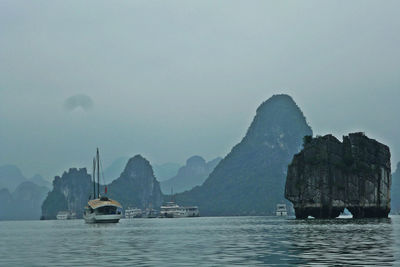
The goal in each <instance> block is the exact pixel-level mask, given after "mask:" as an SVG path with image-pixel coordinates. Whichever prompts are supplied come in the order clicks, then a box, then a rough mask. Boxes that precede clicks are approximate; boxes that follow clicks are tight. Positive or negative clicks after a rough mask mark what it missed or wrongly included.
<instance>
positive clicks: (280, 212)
mask: <svg viewBox="0 0 400 267" xmlns="http://www.w3.org/2000/svg"><path fill="white" fill-rule="evenodd" d="M276 216H287V209H286V204H277V205H276Z"/></svg>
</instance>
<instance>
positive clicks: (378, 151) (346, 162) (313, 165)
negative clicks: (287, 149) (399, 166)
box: [285, 133, 391, 218]
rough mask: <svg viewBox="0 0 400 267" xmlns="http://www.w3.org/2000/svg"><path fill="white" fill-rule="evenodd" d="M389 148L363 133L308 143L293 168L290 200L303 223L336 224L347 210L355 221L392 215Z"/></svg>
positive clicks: (287, 190) (288, 185)
mask: <svg viewBox="0 0 400 267" xmlns="http://www.w3.org/2000/svg"><path fill="white" fill-rule="evenodd" d="M390 168H391V165H390V151H389V147H387V146H386V145H383V144H381V143H379V142H377V141H375V140H373V139H369V138H368V137H366V136H365V135H364V134H363V133H354V134H350V135H349V136H345V137H343V142H340V141H339V140H337V139H336V138H335V137H334V136H332V135H326V136H324V137H317V138H314V139H312V138H311V137H310V138H305V144H304V149H303V150H302V151H301V152H300V153H299V154H297V155H295V156H294V158H293V161H292V163H291V164H290V165H289V167H288V174H287V179H286V187H285V197H286V198H287V199H288V200H290V201H291V202H292V203H293V205H294V209H295V212H296V217H297V218H307V217H308V216H313V217H316V218H335V217H337V216H339V214H340V213H341V212H342V211H343V210H344V209H345V208H347V209H348V210H349V211H350V212H351V213H352V214H353V217H355V218H364V217H387V215H388V213H389V211H390V186H391V170H390Z"/></svg>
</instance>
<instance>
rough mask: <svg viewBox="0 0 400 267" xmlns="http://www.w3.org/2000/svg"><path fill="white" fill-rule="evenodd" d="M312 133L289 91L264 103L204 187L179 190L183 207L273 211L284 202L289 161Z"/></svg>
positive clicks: (259, 212) (215, 211)
mask: <svg viewBox="0 0 400 267" xmlns="http://www.w3.org/2000/svg"><path fill="white" fill-rule="evenodd" d="M305 135H312V130H311V128H310V127H309V126H308V124H307V122H306V119H305V117H304V115H303V113H302V112H301V110H300V109H299V107H298V106H297V105H296V103H295V102H294V101H293V99H292V98H291V97H290V96H288V95H275V96H273V97H271V98H270V99H268V100H267V101H265V102H264V103H262V104H261V105H260V106H259V107H258V109H257V112H256V116H255V117H254V119H253V122H252V123H251V125H250V127H249V129H248V131H247V133H246V136H245V137H244V138H243V139H242V141H241V142H240V143H239V144H237V145H236V146H235V147H233V149H232V151H231V152H230V153H229V154H228V155H227V156H226V157H225V158H224V159H223V160H221V162H220V163H219V164H218V165H217V166H216V167H215V169H214V171H213V172H212V173H211V174H210V175H209V177H208V178H207V180H206V181H205V182H204V183H203V185H201V186H198V187H195V188H193V189H192V190H190V191H187V192H184V193H181V194H178V195H177V196H176V200H177V202H178V204H182V205H198V206H199V209H200V213H201V214H202V215H211V216H212V215H272V214H273V213H274V211H275V208H276V204H277V203H280V202H282V201H284V197H283V195H284V194H283V192H284V186H285V176H286V170H287V165H288V164H289V162H290V160H291V159H292V157H293V155H294V154H295V153H298V152H299V151H300V149H301V145H302V142H303V141H302V140H303V137H304V136H305Z"/></svg>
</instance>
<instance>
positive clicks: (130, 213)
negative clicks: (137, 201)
mask: <svg viewBox="0 0 400 267" xmlns="http://www.w3.org/2000/svg"><path fill="white" fill-rule="evenodd" d="M142 214H143V211H142V210H141V209H139V208H127V209H126V210H125V218H127V219H133V218H142Z"/></svg>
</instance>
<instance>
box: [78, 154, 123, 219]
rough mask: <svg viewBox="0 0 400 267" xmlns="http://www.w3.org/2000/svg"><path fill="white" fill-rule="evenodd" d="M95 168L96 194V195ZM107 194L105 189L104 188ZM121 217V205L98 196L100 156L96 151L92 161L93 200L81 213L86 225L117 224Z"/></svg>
mask: <svg viewBox="0 0 400 267" xmlns="http://www.w3.org/2000/svg"><path fill="white" fill-rule="evenodd" d="M96 167H97V194H96ZM106 193H107V187H106ZM121 217H122V205H121V204H120V203H118V201H115V200H113V199H110V198H108V197H106V196H100V156H99V149H97V153H96V158H95V159H93V199H92V200H89V202H88V204H87V206H86V207H85V212H84V213H83V218H84V219H85V222H86V223H117V222H119V220H120V219H121Z"/></svg>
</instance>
